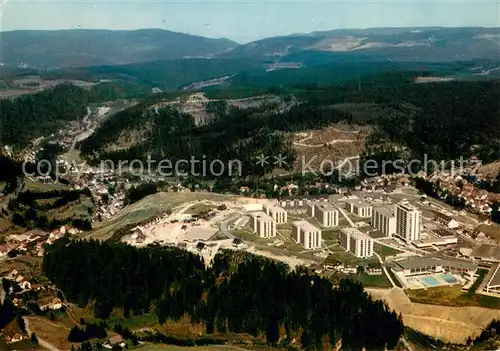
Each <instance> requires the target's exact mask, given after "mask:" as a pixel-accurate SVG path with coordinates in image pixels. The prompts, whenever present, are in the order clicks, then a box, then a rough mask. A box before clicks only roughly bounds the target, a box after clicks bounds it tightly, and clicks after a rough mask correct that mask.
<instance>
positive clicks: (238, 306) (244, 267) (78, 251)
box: [43, 239, 403, 350]
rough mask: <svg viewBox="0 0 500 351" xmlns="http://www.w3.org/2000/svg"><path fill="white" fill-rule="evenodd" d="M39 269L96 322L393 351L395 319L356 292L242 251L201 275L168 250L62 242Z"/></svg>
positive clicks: (196, 263) (399, 328)
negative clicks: (121, 319)
mask: <svg viewBox="0 0 500 351" xmlns="http://www.w3.org/2000/svg"><path fill="white" fill-rule="evenodd" d="M61 262H65V264H64V265H61V264H60V263H61ZM43 270H44V272H45V275H46V276H47V277H48V278H49V279H50V280H51V281H52V282H53V283H55V284H56V286H57V287H58V288H60V289H61V290H62V291H63V292H64V294H65V296H66V298H67V299H68V300H70V301H73V302H76V303H78V304H79V305H81V306H85V305H86V304H88V303H89V302H90V301H92V302H94V306H95V307H94V313H95V315H96V317H98V318H107V317H108V316H109V315H110V313H111V311H112V310H113V309H114V308H122V309H123V310H124V313H125V315H130V314H142V313H145V312H153V313H156V315H157V316H158V319H159V321H160V323H163V322H164V321H166V320H178V319H180V318H181V317H183V316H185V315H188V316H189V317H190V319H191V321H192V322H198V323H203V324H204V325H205V327H206V333H207V334H213V333H214V332H219V333H249V334H251V335H254V336H258V335H265V338H266V340H267V343H268V344H269V345H275V344H282V345H285V344H291V343H293V342H292V340H294V339H296V340H300V343H301V345H302V347H304V348H305V349H308V350H313V349H316V348H320V347H321V345H327V344H331V345H335V344H336V343H337V342H338V341H339V340H340V339H342V345H343V346H344V347H345V348H347V349H349V348H350V349H361V348H362V347H363V346H365V347H367V348H368V349H384V347H388V348H393V347H394V346H395V345H396V344H397V343H398V340H399V338H400V336H401V335H402V333H403V323H402V320H401V317H398V316H397V314H396V313H395V312H394V311H391V310H390V309H389V308H388V307H387V305H386V304H385V303H383V302H382V301H373V300H372V299H371V298H370V297H369V295H367V293H366V292H364V290H363V287H362V286H361V285H360V284H358V283H356V282H353V281H350V280H342V281H341V282H340V284H339V285H338V286H333V285H332V283H331V282H330V281H329V280H326V279H323V278H320V277H318V276H314V275H310V274H308V273H307V272H305V271H302V270H300V269H299V270H297V271H290V270H289V268H288V266H286V265H284V264H281V263H276V262H274V261H271V260H269V259H266V258H262V257H258V256H253V255H250V254H247V253H239V252H224V253H222V254H218V255H217V256H216V258H215V259H214V262H213V265H212V266H211V267H207V266H205V265H204V264H203V262H202V260H201V258H200V257H199V256H197V255H194V254H191V253H188V252H187V251H184V250H180V249H177V248H173V247H159V246H152V247H151V246H150V247H147V248H141V249H138V248H134V247H132V246H127V245H124V244H112V243H106V242H104V243H101V242H97V241H73V242H71V241H69V240H67V239H61V240H59V241H57V242H56V243H55V244H54V245H53V246H51V247H50V248H48V249H47V251H46V254H45V256H44V260H43ZM74 272H79V274H77V275H75V274H74Z"/></svg>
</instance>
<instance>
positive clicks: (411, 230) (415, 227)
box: [396, 201, 421, 243]
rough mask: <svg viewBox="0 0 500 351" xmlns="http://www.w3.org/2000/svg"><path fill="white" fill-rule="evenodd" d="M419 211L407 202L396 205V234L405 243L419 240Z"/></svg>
mask: <svg viewBox="0 0 500 351" xmlns="http://www.w3.org/2000/svg"><path fill="white" fill-rule="evenodd" d="M420 217H421V211H420V210H419V209H418V208H417V207H415V206H413V205H411V204H410V203H409V202H408V201H401V202H399V203H398V204H397V205H396V234H397V235H398V236H399V237H401V238H402V239H403V240H405V241H406V243H411V242H412V241H413V240H419V239H420V224H421V223H420V222H421V219H420Z"/></svg>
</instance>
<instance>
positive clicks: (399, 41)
mask: <svg viewBox="0 0 500 351" xmlns="http://www.w3.org/2000/svg"><path fill="white" fill-rule="evenodd" d="M313 54H316V55H323V56H325V54H330V55H347V54H348V55H349V56H350V57H354V58H356V57H368V58H370V59H371V60H373V61H377V60H387V59H390V60H394V61H428V62H445V61H462V60H474V59H491V60H498V59H500V28H474V27H462V28H440V27H429V28H428V27H422V28H420V27H412V28H371V29H338V30H332V31H323V32H312V33H309V34H294V35H289V36H281V37H274V38H266V39H262V40H258V41H254V42H251V43H248V44H245V45H240V46H238V47H237V48H235V49H234V50H231V51H229V52H226V53H223V54H221V55H220V56H222V57H232V58H236V57H250V58H253V59H256V58H262V59H267V60H275V61H291V60H292V58H293V59H295V60H297V61H298V62H300V63H303V64H306V65H307V62H304V61H301V59H300V58H297V56H299V57H303V56H304V55H306V56H311V55H313Z"/></svg>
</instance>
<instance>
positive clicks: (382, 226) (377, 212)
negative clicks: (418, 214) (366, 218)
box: [372, 206, 396, 236]
mask: <svg viewBox="0 0 500 351" xmlns="http://www.w3.org/2000/svg"><path fill="white" fill-rule="evenodd" d="M372 227H373V228H375V229H377V230H378V231H380V232H381V233H382V234H384V235H385V236H393V235H394V234H396V215H395V213H394V206H392V207H384V206H381V207H374V208H373V211H372Z"/></svg>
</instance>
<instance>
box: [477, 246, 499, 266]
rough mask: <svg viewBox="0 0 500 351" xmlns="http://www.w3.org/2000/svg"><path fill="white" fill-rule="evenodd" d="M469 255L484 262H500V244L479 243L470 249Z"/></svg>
mask: <svg viewBox="0 0 500 351" xmlns="http://www.w3.org/2000/svg"><path fill="white" fill-rule="evenodd" d="M470 256H471V257H473V258H475V259H477V260H481V261H485V262H500V246H498V245H488V244H481V245H479V246H477V247H476V248H475V249H474V250H472V252H471V254H470Z"/></svg>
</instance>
